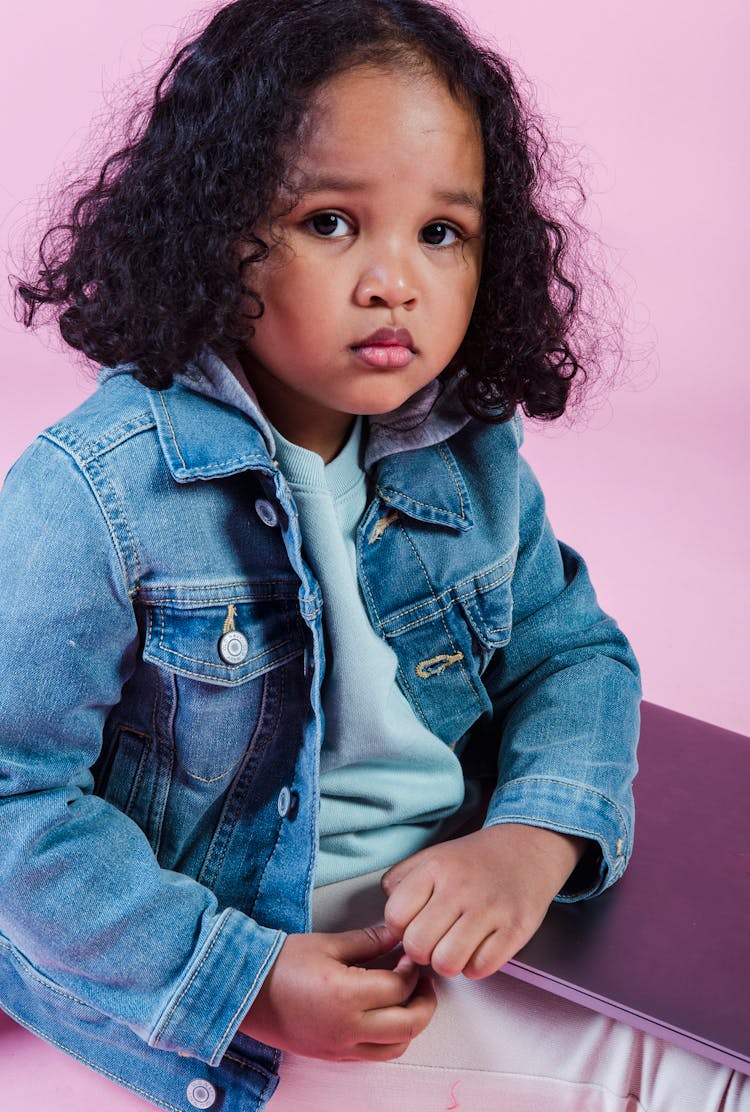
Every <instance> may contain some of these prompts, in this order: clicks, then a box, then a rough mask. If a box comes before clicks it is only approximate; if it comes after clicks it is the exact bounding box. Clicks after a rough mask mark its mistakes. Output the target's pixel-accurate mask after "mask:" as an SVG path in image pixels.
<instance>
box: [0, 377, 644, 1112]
mask: <svg viewBox="0 0 750 1112" xmlns="http://www.w3.org/2000/svg"><path fill="white" fill-rule="evenodd" d="M520 437H521V426H520V421H518V420H513V421H511V422H508V423H506V424H503V425H489V424H482V423H480V422H477V421H474V420H470V421H468V422H467V423H464V424H463V427H462V428H460V429H459V430H458V431H456V432H454V433H453V434H452V435H450V436H449V437H448V438H447V439H444V440H439V441H438V442H437V443H433V444H429V445H428V446H425V447H411V448H410V449H409V450H402V451H398V450H395V449H394V450H393V451H392V453H391V454H390V455H387V456H385V457H384V458H381V459H380V460H379V461H378V462H377V463H376V464H375V465H374V466H373V468H372V473H371V475H370V497H369V503H368V507H367V509H366V511H365V514H364V516H363V518H362V521H361V523H360V526H359V529H358V537H357V559H358V569H359V578H360V583H361V587H362V592H363V596H364V599H365V603H366V605H367V609H368V612H369V614H370V617H371V621H372V624H373V626H374V628H375V630H376V631H377V632H378V633H379V634H381V635H382V636H383V637H384V638H386V639H387V641H388V643H389V644H390V645H391V646H392V647H393V649H394V651H395V652H396V654H397V656H398V660H399V682H400V684H401V686H402V688H403V691H404V693H405V694H406V696H407V698H408V699H409V701H410V703H411V705H412V707H413V708H414V712H415V714H416V715H417V716H418V717H419V718H420V719H421V720H422V721H423V722H424V723H426V725H427V726H428V727H429V728H430V729H431V730H432V731H434V732H435V733H436V734H437V735H439V736H440V737H441V738H443V739H444V741H445V743H446V745H450V746H452V747H454V748H455V749H456V751H457V752H458V753H459V754H460V756H461V759H462V761H463V762H464V766H465V768H466V772H467V776H468V775H471V776H475V775H482V774H485V775H490V776H491V777H492V782H493V783H495V782H496V787H495V790H494V793H493V794H492V798H491V802H490V805H489V811H488V815H487V820H486V821H487V823H488V824H493V823H499V822H526V823H534V824H537V825H541V826H545V827H549V828H551V829H554V830H559V831H565V832H570V833H574V834H579V835H583V836H584V837H586V838H588V839H590V840H591V842H592V843H594V845H595V846H598V850H597V851H595V852H592V853H590V854H589V855H588V857H587V859H586V861H585V863H584V864H583V865H582V866H581V867H579V869H578V870H577V871H576V873H575V874H574V877H573V879H572V882H571V883H570V885H569V888H568V889H567V890H566V891H565V892H563V893H562V894H561V896H560V898H562V899H575V898H581V897H583V896H590V895H595V894H596V893H598V892H600V891H601V890H603V889H604V888H605V887H606V886H607V885H609V884H611V883H612V881H614V880H615V879H616V878H617V877H618V876H619V875H620V874H621V873H622V871H623V869H624V868H625V865H626V862H627V860H628V858H629V855H630V852H631V846H632V823H633V810H632V795H631V781H632V778H633V776H634V773H635V767H636V765H635V743H636V738H637V734H638V701H639V682H638V669H637V665H636V663H635V661H634V658H633V655H632V652H631V650H630V647H629V645H628V643H627V641H626V639H625V638H624V636H623V635H622V633H621V632H620V631H619V629H618V628H617V626H616V624H615V623H614V622H613V621H612V619H610V618H608V617H607V616H606V615H605V614H604V613H603V612H602V611H601V610H600V608H599V607H598V605H597V602H596V598H595V595H594V592H593V589H592V587H591V585H590V582H589V579H588V576H587V573H586V569H585V566H584V564H583V562H582V561H581V559H580V558H579V557H578V556H577V555H576V554H575V553H574V552H573V551H572V550H570V549H569V548H567V547H565V546H564V545H558V542H557V541H556V540H555V538H554V536H553V534H552V532H551V530H550V527H549V524H548V522H547V520H546V518H545V514H544V503H543V499H542V495H541V493H540V490H539V487H538V485H537V483H536V481H535V479H534V478H533V476H532V474H531V472H530V470H529V469H528V467H527V466H526V464H525V463H524V462H523V460H522V459H521V458H520V456H519V454H518V448H519V443H520ZM396 442H397V437H396ZM414 442H415V441H414V439H412V440H409V439H408V438H407V439H406V440H404V443H405V444H413V443H414ZM0 572H1V574H2V592H1V595H0V639H1V645H2V650H1V651H0V839H1V842H0V844H1V845H2V854H0V884H1V889H0V891H1V893H2V898H1V899H0V1005H2V1007H3V1008H5V1009H6V1010H7V1011H8V1012H9V1013H10V1014H11V1015H13V1016H14V1017H15V1018H16V1019H17V1020H18V1021H19V1022H21V1023H23V1024H24V1025H26V1026H27V1027H29V1028H30V1029H31V1030H33V1031H36V1032H37V1033H38V1034H40V1035H41V1036H43V1037H44V1038H46V1039H47V1040H48V1041H50V1042H52V1043H54V1044H55V1045H57V1046H59V1047H61V1048H62V1049H64V1050H66V1051H68V1053H70V1054H73V1055H74V1056H75V1057H76V1058H78V1059H79V1060H81V1061H83V1062H86V1063H88V1064H89V1065H91V1066H93V1067H94V1068H95V1069H97V1070H99V1071H100V1072H102V1073H104V1074H106V1075H107V1076H110V1077H112V1078H114V1079H115V1080H118V1081H120V1082H121V1083H122V1084H125V1085H127V1086H128V1087H130V1088H131V1089H133V1090H134V1091H136V1092H137V1093H139V1094H140V1095H141V1096H143V1097H145V1098H146V1099H148V1100H150V1101H152V1102H153V1103H154V1104H156V1105H158V1106H160V1107H163V1108H166V1109H170V1110H180V1112H183V1110H184V1112H188V1110H189V1109H190V1108H191V1107H194V1106H196V1104H195V1101H196V1100H200V1099H203V1100H204V1101H205V1099H207V1097H206V1093H208V1095H209V1097H210V1096H211V1093H210V1090H207V1089H206V1088H205V1087H204V1088H201V1086H200V1085H198V1086H197V1088H196V1086H195V1084H194V1083H195V1082H196V1080H197V1079H205V1080H207V1081H209V1082H210V1084H211V1086H213V1090H214V1092H215V1099H213V1106H214V1107H215V1108H216V1109H218V1108H221V1112H250V1110H252V1109H259V1108H261V1107H262V1106H263V1104H264V1103H265V1101H266V1100H267V1099H268V1098H269V1097H270V1095H271V1094H272V1092H273V1090H274V1088H275V1085H276V1082H277V1065H278V1053H277V1052H276V1051H275V1050H273V1049H272V1048H269V1047H266V1046H264V1045H262V1044H260V1043H257V1042H254V1041H253V1040H251V1039H249V1038H247V1037H245V1036H243V1035H240V1034H238V1033H237V1029H238V1026H239V1024H240V1022H241V1020H242V1018H243V1016H244V1015H245V1013H246V1011H247V1009H248V1008H249V1007H250V1005H251V1004H252V1001H253V999H254V997H255V995H256V994H257V992H258V990H259V988H260V986H261V984H262V983H263V979H264V977H265V975H266V973H267V972H268V970H269V968H270V966H271V964H272V962H273V960H274V958H275V957H276V955H277V953H278V951H279V948H280V947H281V945H282V943H283V941H284V938H285V934H286V932H290V931H303V930H307V929H309V927H310V894H311V888H312V884H313V876H314V870H315V858H316V849H317V817H318V754H319V749H320V745H321V742H322V739H323V733H324V723H323V718H322V713H321V703H320V684H321V680H322V677H323V672H324V656H323V634H322V605H323V604H322V599H321V593H320V589H319V587H318V584H317V583H316V582H315V580H314V579H313V577H312V575H311V573H310V571H309V569H308V567H307V566H306V564H305V561H304V559H303V556H302V551H301V541H300V532H299V523H298V518H297V513H296V510H295V506H294V503H293V500H292V498H291V496H290V493H289V490H288V487H287V485H286V483H285V481H284V478H283V476H282V475H281V474H280V472H279V469H278V467H277V466H276V465H275V463H274V461H273V459H272V458H271V455H270V453H269V450H268V441H267V437H265V436H264V435H263V433H262V431H261V429H259V427H258V423H257V422H255V421H253V420H252V418H251V416H249V415H248V414H247V413H245V412H242V411H241V410H240V409H239V408H236V407H234V406H231V405H227V404H222V403H220V402H218V401H216V400H213V399H211V398H210V397H207V396H205V395H204V394H201V393H198V392H196V390H194V389H191V388H190V386H189V384H188V383H186V382H185V381H184V380H182V381H179V382H176V383H175V384H174V385H173V386H172V387H171V388H170V389H168V390H165V391H162V392H154V391H150V390H148V389H146V388H145V387H143V386H141V385H140V384H139V383H137V382H136V381H135V380H133V379H132V378H131V377H130V375H128V374H115V375H112V376H111V377H110V378H108V379H107V380H106V381H105V382H104V383H103V385H102V386H100V388H99V389H98V390H97V391H96V392H95V393H94V395H93V396H92V397H91V398H89V399H88V400H87V401H86V402H85V403H84V404H83V405H82V406H81V407H80V408H79V409H78V410H76V411H75V412H74V413H73V414H71V415H70V416H68V417H66V418H65V419H63V420H62V421H60V422H59V423H57V424H56V425H55V426H53V427H52V428H51V429H49V430H48V431H47V432H45V433H44V434H42V436H41V437H39V439H38V440H37V441H36V442H35V443H34V444H33V445H32V446H31V448H29V449H28V451H27V452H26V453H25V454H24V456H22V458H21V460H20V461H19V462H18V463H17V464H16V465H15V466H14V468H13V469H12V470H11V473H10V475H9V477H8V479H7V482H6V485H5V488H4V491H3V494H2V497H1V498H0ZM230 635H233V636H230ZM227 638H228V640H227ZM362 682H363V683H366V682H367V677H366V676H363V677H362ZM498 769H499V775H498ZM191 1086H192V1087H191ZM203 1106H205V1107H208V1106H209V1105H206V1104H205V1103H204V1105H203Z"/></svg>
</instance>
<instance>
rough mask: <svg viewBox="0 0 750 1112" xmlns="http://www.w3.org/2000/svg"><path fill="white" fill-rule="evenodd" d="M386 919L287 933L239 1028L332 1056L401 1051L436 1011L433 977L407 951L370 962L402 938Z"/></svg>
mask: <svg viewBox="0 0 750 1112" xmlns="http://www.w3.org/2000/svg"><path fill="white" fill-rule="evenodd" d="M397 941H398V940H397V939H396V938H395V937H394V936H393V934H392V933H391V932H390V931H389V930H388V929H387V927H382V926H381V927H366V928H365V929H364V930H353V931H345V932H342V933H340V934H290V935H289V936H288V937H287V939H286V941H285V943H284V945H283V946H282V948H281V950H280V952H279V955H278V957H277V958H276V961H275V962H274V964H273V967H272V969H271V972H270V973H269V974H268V976H267V977H266V979H265V982H264V983H263V987H262V988H261V990H260V992H259V993H258V995H257V997H256V999H255V1001H254V1002H253V1005H252V1007H251V1008H250V1011H249V1012H248V1013H247V1015H246V1016H245V1018H244V1020H243V1021H242V1025H241V1026H240V1030H241V1031H242V1032H244V1034H246V1035H250V1037H251V1038H254V1039H259V1040H260V1041H261V1042H265V1043H268V1044H269V1045H270V1046H275V1047H278V1048H279V1049H280V1050H291V1051H294V1053H296V1054H304V1055H306V1056H307V1057H308V1058H325V1059H328V1060H331V1061H346V1060H349V1059H365V1060H368V1061H372V1062H379V1061H386V1060H387V1059H389V1058H398V1057H399V1056H400V1055H401V1054H403V1053H404V1051H405V1050H406V1048H407V1047H408V1045H409V1043H410V1042H411V1040H412V1039H413V1038H414V1036H415V1035H418V1034H419V1033H420V1032H421V1031H423V1030H424V1029H425V1027H426V1026H427V1024H428V1023H429V1022H430V1019H431V1018H432V1013H433V1012H434V1011H435V1004H436V1000H435V990H434V988H433V986H432V982H431V981H430V980H429V978H428V977H426V976H425V975H424V974H423V973H420V970H419V969H417V967H416V966H415V964H414V962H413V961H411V960H410V959H409V958H408V957H405V956H404V957H402V958H401V960H400V961H399V963H398V965H397V966H396V968H395V969H393V970H390V969H366V968H363V967H362V966H363V963H365V962H370V961H373V960H374V959H375V958H378V957H381V956H382V955H383V954H387V953H388V952H389V951H390V950H392V949H393V947H394V946H395V945H396V943H397Z"/></svg>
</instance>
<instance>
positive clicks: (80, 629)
mask: <svg viewBox="0 0 750 1112" xmlns="http://www.w3.org/2000/svg"><path fill="white" fill-rule="evenodd" d="M0 577H1V578H0V582H1V584H2V586H1V588H0V591H1V593H0V844H2V847H3V849H2V854H0V890H1V891H2V899H1V900H0V932H2V934H0V952H4V953H5V955H6V958H7V959H8V960H10V961H12V962H14V963H15V965H16V968H17V969H19V968H20V969H21V970H22V972H23V975H24V977H25V979H26V982H27V983H30V984H33V983H35V982H37V983H39V984H40V985H42V986H44V987H45V990H50V989H51V990H53V991H55V992H57V993H58V996H59V998H60V999H61V1001H63V1003H64V1002H65V1001H68V1003H69V1004H72V1005H73V1006H75V1005H76V1002H77V1003H79V1004H83V1005H85V1006H86V1007H88V1008H93V1009H96V1010H97V1011H98V1012H103V1013H105V1014H106V1015H108V1016H110V1017H112V1018H114V1019H115V1020H117V1021H119V1022H122V1023H123V1024H126V1025H128V1026H129V1027H130V1028H131V1029H132V1030H133V1031H134V1032H136V1033H137V1034H138V1035H139V1036H140V1037H141V1038H142V1039H144V1040H145V1041H147V1042H148V1043H149V1044H150V1045H151V1046H154V1047H162V1048H164V1049H167V1050H176V1051H179V1052H181V1053H183V1054H187V1055H189V1056H192V1057H195V1058H199V1059H201V1060H203V1061H205V1062H209V1063H211V1064H216V1063H217V1062H218V1061H219V1060H220V1059H221V1057H222V1055H223V1053H224V1051H225V1050H226V1048H227V1046H228V1044H229V1042H230V1041H231V1039H232V1037H233V1036H234V1034H235V1032H236V1031H237V1028H238V1027H239V1024H240V1022H241V1020H242V1018H243V1016H244V1014H245V1012H246V1011H247V1009H248V1007H249V1006H250V1004H251V1003H252V1001H253V999H254V998H255V995H256V994H257V992H258V989H259V988H260V985H261V984H262V982H263V979H264V976H265V974H266V972H267V971H268V970H269V968H270V966H271V964H272V962H273V960H274V959H275V957H276V955H277V953H278V951H279V949H280V947H281V945H282V943H283V941H284V935H283V933H282V932H280V931H275V930H270V929H267V928H265V927H262V926H260V925H259V924H257V923H255V922H254V921H253V920H252V919H250V918H249V917H248V916H246V915H245V914H243V913H241V912H239V911H237V910H234V909H232V908H226V909H223V910H222V909H220V908H219V907H218V906H217V901H216V898H215V896H214V895H213V893H212V892H211V891H210V890H209V889H208V888H206V887H204V886H203V885H201V884H199V883H198V882H197V881H195V880H193V879H191V878H190V877H188V876H185V875H182V874H180V873H176V872H170V871H167V870H164V869H161V868H160V867H159V864H158V862H157V859H156V857H155V856H154V853H153V851H152V849H151V846H150V844H149V842H148V840H147V838H146V837H145V835H144V834H143V833H142V831H141V830H140V828H139V827H138V826H137V825H136V824H135V823H134V822H132V821H131V820H130V819H129V818H127V817H126V816H125V815H124V814H123V813H122V812H120V811H119V810H117V809H116V808H115V807H114V806H112V805H110V804H108V803H106V802H105V801H104V800H103V799H101V798H99V797H98V796H96V795H94V794H93V777H92V774H91V771H90V770H91V768H92V766H93V765H94V762H95V761H96V759H97V757H98V755H99V752H100V749H101V744H102V730H103V725H104V722H105V719H106V717H107V715H108V713H109V711H110V709H111V708H112V707H113V706H115V705H116V704H117V703H118V701H119V699H120V692H121V689H122V686H123V684H124V683H125V681H126V680H127V678H128V676H129V675H130V673H131V672H132V669H133V666H134V663H135V660H136V653H137V650H138V634H137V627H136V622H135V616H134V611H133V607H132V605H131V600H130V594H129V588H128V583H127V582H126V578H125V571H124V562H123V561H122V560H121V558H120V553H119V551H118V547H117V541H116V539H115V537H114V536H113V535H112V533H111V532H110V529H109V527H108V524H107V519H106V517H105V515H104V514H103V512H102V508H101V507H100V505H99V503H98V501H97V496H95V494H94V492H93V490H92V489H91V487H90V485H89V483H88V481H87V479H86V477H85V476H84V474H83V473H82V472H81V470H80V469H79V468H78V466H77V464H76V463H75V462H74V461H73V460H72V459H71V458H70V457H69V456H68V455H67V454H66V453H64V452H62V451H61V450H60V449H59V448H58V447H56V446H55V445H53V444H51V443H50V442H49V441H46V440H44V439H40V440H39V441H37V442H36V444H34V445H32V447H31V448H30V449H29V450H28V451H27V453H26V454H25V455H24V456H23V457H21V460H20V461H19V462H18V463H17V464H16V465H15V467H14V468H13V469H12V471H11V473H10V475H9V477H8V480H7V482H6V486H5V488H4V490H3V492H2V495H1V496H0ZM131 589H132V585H131ZM3 935H4V936H5V937H4V938H3Z"/></svg>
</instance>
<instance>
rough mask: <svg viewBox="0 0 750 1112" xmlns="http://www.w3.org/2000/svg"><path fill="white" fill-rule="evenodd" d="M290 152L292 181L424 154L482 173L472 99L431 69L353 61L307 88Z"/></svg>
mask: <svg viewBox="0 0 750 1112" xmlns="http://www.w3.org/2000/svg"><path fill="white" fill-rule="evenodd" d="M300 140H301V141H300V145H299V148H298V150H297V152H296V154H295V156H294V157H293V159H292V162H293V164H294V167H293V168H294V171H296V172H295V173H294V177H295V179H297V181H296V182H295V184H302V181H306V180H309V179H310V178H311V177H313V178H314V177H315V176H316V175H317V174H318V173H320V172H321V171H322V172H323V173H326V174H331V173H335V172H340V171H342V170H343V169H344V168H346V169H347V171H348V172H355V173H356V170H357V168H358V167H361V168H362V170H363V171H364V170H365V169H366V168H370V167H372V166H373V165H376V166H377V165H382V166H383V169H384V170H385V171H387V170H388V169H389V168H390V171H391V172H392V173H393V174H395V173H396V172H397V171H398V170H399V168H401V169H403V168H405V167H407V168H408V167H409V166H412V167H414V166H416V165H417V164H418V163H420V162H423V163H426V164H429V165H436V166H437V165H439V166H441V167H442V168H443V170H444V171H445V172H446V173H447V174H449V175H450V174H459V175H461V176H464V177H466V178H470V179H474V180H476V179H478V180H479V181H480V182H481V181H482V180H483V174H484V145H483V141H482V132H481V127H480V124H479V119H478V117H477V114H476V112H475V110H474V109H473V107H472V106H471V105H469V104H468V103H467V102H465V101H462V100H460V99H458V98H457V97H456V96H454V94H453V93H452V92H451V90H450V89H449V88H448V86H447V85H446V83H445V82H444V81H443V80H442V79H441V78H440V77H438V76H437V75H435V74H434V73H431V72H425V71H417V72H412V71H411V70H409V69H404V68H380V67H376V66H373V65H364V64H363V65H360V66H357V67H355V68H354V69H350V70H347V71H345V72H343V73H340V74H337V75H336V76H335V77H333V78H331V79H330V80H328V81H327V82H326V83H325V84H324V85H322V86H321V87H320V88H319V89H318V90H317V92H316V93H315V94H314V96H313V98H312V101H311V105H310V109H309V111H308V113H307V116H306V118H305V121H304V124H303V128H302V130H301V135H300Z"/></svg>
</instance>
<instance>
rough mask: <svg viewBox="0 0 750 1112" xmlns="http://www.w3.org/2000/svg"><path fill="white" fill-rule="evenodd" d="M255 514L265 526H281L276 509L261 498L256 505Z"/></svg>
mask: <svg viewBox="0 0 750 1112" xmlns="http://www.w3.org/2000/svg"><path fill="white" fill-rule="evenodd" d="M255 512H256V514H257V515H258V517H259V518H260V520H261V521H262V522H263V524H264V525H278V524H279V515H278V514H277V513H276V509H275V507H274V506H273V505H272V503H271V502H268V501H266V499H265V498H259V499H258V501H257V502H256V503H255Z"/></svg>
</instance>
